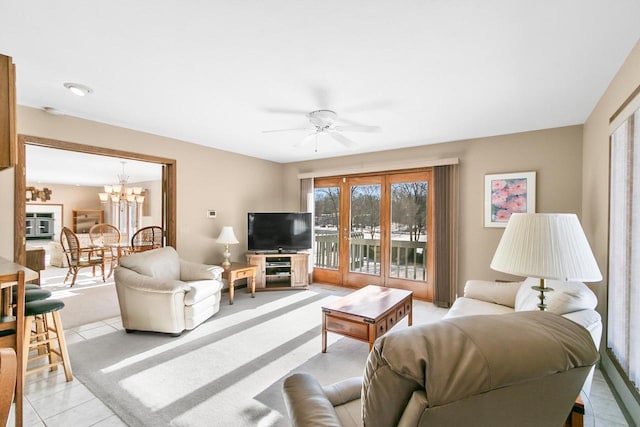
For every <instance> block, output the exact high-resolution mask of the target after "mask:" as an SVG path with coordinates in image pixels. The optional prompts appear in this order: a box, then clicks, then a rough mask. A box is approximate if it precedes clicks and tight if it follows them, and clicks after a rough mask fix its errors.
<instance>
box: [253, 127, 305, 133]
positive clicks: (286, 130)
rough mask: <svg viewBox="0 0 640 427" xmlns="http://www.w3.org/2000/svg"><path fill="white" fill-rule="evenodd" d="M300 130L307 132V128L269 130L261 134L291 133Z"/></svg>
mask: <svg viewBox="0 0 640 427" xmlns="http://www.w3.org/2000/svg"><path fill="white" fill-rule="evenodd" d="M300 130H309V127H306V128H293V129H271V130H263V131H262V133H272V132H293V131H300Z"/></svg>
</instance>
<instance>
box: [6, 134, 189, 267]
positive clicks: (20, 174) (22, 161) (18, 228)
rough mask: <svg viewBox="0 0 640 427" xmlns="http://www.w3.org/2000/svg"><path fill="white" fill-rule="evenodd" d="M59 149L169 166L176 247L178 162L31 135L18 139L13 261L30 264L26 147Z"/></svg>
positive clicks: (167, 192)
mask: <svg viewBox="0 0 640 427" xmlns="http://www.w3.org/2000/svg"><path fill="white" fill-rule="evenodd" d="M27 144H29V145H36V146H40V147H47V148H56V149H61V150H67V151H74V152H79V153H88V154H97V155H101V156H108V157H116V158H121V159H129V160H138V161H143V162H150V163H158V164H162V165H165V166H166V170H167V173H166V177H165V179H163V181H164V182H163V185H162V189H163V198H164V197H166V201H167V203H166V207H167V216H166V219H165V221H166V225H167V229H166V243H167V245H168V246H173V247H174V248H175V247H176V212H177V210H176V191H177V189H176V160H175V159H168V158H165V157H159V156H152V155H148V154H140V153H134V152H129V151H122V150H115V149H112V148H105V147H98V146H94V145H86V144H78V143H75V142H68V141H60V140H57V139H51V138H43V137H39V136H31V135H22V134H21V135H18V142H17V154H18V155H17V162H16V166H15V168H14V188H15V193H14V219H13V221H14V235H13V242H14V243H13V250H14V253H13V258H14V261H15V262H16V263H18V264H24V262H25V261H26V250H25V239H26V224H25V221H24V218H25V215H26V195H25V189H26V145H27Z"/></svg>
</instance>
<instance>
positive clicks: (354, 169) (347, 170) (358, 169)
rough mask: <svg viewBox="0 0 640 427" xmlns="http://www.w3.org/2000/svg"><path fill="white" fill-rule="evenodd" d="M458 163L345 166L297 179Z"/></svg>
mask: <svg viewBox="0 0 640 427" xmlns="http://www.w3.org/2000/svg"><path fill="white" fill-rule="evenodd" d="M458 163H459V159H458V158H457V157H451V158H448V159H422V160H410V161H404V160H403V161H394V162H382V163H371V164H367V165H360V166H345V167H343V168H339V169H320V170H317V171H312V172H300V173H299V174H298V179H306V178H320V177H324V176H340V175H353V174H358V173H370V172H385V171H392V170H400V169H415V168H427V167H433V166H444V165H457V164H458Z"/></svg>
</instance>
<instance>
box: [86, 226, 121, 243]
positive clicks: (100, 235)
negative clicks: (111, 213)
mask: <svg viewBox="0 0 640 427" xmlns="http://www.w3.org/2000/svg"><path fill="white" fill-rule="evenodd" d="M89 238H90V239H91V243H92V244H93V245H96V246H104V245H109V244H114V243H120V230H118V228H117V227H115V226H114V225H111V224H104V223H102V224H95V225H92V226H91V228H90V229H89Z"/></svg>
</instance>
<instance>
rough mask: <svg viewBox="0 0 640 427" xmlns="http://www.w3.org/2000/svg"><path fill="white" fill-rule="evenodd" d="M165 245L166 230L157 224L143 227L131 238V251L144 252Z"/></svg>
mask: <svg viewBox="0 0 640 427" xmlns="http://www.w3.org/2000/svg"><path fill="white" fill-rule="evenodd" d="M163 246H164V230H163V229H162V227H159V226H157V225H151V226H148V227H142V228H141V229H139V230H138V231H136V232H135V233H134V235H133V237H132V238H131V251H132V252H142V251H147V250H149V249H156V248H161V247H163Z"/></svg>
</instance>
